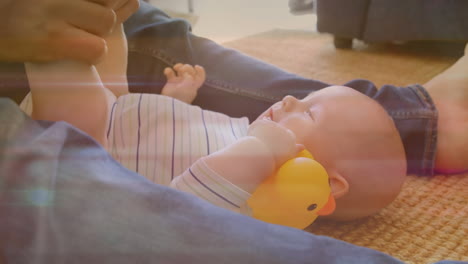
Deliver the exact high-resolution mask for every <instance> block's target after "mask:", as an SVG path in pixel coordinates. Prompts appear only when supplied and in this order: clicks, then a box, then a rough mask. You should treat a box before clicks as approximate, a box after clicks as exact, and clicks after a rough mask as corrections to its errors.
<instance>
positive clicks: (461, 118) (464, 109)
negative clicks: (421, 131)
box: [424, 44, 468, 172]
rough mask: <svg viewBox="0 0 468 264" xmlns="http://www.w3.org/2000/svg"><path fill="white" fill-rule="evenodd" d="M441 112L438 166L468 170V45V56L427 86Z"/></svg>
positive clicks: (451, 169)
mask: <svg viewBox="0 0 468 264" xmlns="http://www.w3.org/2000/svg"><path fill="white" fill-rule="evenodd" d="M424 86H425V87H426V89H427V90H428V92H429V94H430V95H431V97H432V99H433V100H434V103H435V105H436V107H437V109H438V111H439V120H438V142H437V153H436V169H437V170H438V171H439V172H462V171H467V170H468V44H467V45H466V47H465V55H464V56H463V57H461V58H460V59H459V60H458V61H457V62H456V63H455V64H454V65H452V66H451V67H450V68H448V69H447V70H446V71H444V72H443V73H441V74H439V75H437V76H436V77H434V78H433V79H432V80H430V81H429V82H428V83H427V84H425V85H424Z"/></svg>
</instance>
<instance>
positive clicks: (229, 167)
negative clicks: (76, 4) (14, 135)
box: [22, 27, 406, 220]
mask: <svg viewBox="0 0 468 264" xmlns="http://www.w3.org/2000/svg"><path fill="white" fill-rule="evenodd" d="M124 40H125V38H124V35H123V33H122V30H121V27H119V28H116V29H115V30H114V32H113V33H112V35H111V36H110V37H109V40H108V46H109V55H108V59H106V60H105V61H104V62H103V63H102V64H101V65H98V66H97V67H96V68H95V67H93V66H90V65H84V64H81V63H77V62H56V63H50V64H42V65H37V64H27V65H26V69H27V73H28V78H29V80H30V86H31V92H32V93H31V94H32V96H31V97H28V98H26V100H24V101H23V103H22V107H23V109H25V111H26V112H29V113H30V114H31V115H32V116H33V117H34V118H36V119H45V120H53V121H60V120H64V121H67V122H69V123H71V124H73V125H75V126H76V127H78V128H80V129H82V130H83V131H85V132H87V133H88V134H89V135H90V136H92V137H94V138H95V139H96V140H97V141H98V142H100V143H101V144H102V145H103V146H104V147H106V149H107V150H108V151H109V153H111V155H112V156H113V157H114V158H115V159H116V160H117V161H119V162H120V163H121V164H123V165H124V166H125V167H127V168H129V169H131V170H134V171H136V172H138V173H140V174H142V175H144V176H145V177H147V178H148V179H150V180H152V181H153V182H156V183H159V184H164V185H170V186H172V187H174V188H176V189H179V190H182V191H185V192H189V193H192V194H194V195H196V196H199V197H201V198H203V199H205V200H207V201H209V202H212V203H213V204H215V205H218V206H221V207H224V208H227V209H230V210H233V211H238V212H242V213H247V212H248V210H245V209H246V200H247V199H248V198H249V195H250V193H252V192H253V191H254V190H255V189H256V188H257V186H258V185H259V184H260V183H261V182H262V181H263V180H264V179H266V178H267V177H268V176H269V175H271V174H272V173H274V172H275V170H276V169H277V168H278V167H279V166H281V165H282V164H283V163H284V162H285V161H286V160H288V159H290V158H292V157H294V156H295V155H296V154H297V153H298V152H299V151H300V150H302V149H303V148H306V149H307V150H309V151H310V152H311V153H312V155H313V156H314V157H315V158H316V159H317V161H318V162H320V163H321V164H322V165H323V166H324V167H325V169H326V170H327V172H328V174H329V176H330V185H331V189H332V194H333V196H334V197H335V199H336V202H337V208H336V211H335V212H334V213H333V215H332V216H331V217H332V218H334V219H340V220H350V219H356V218H360V217H364V216H368V215H371V214H373V213H375V212H377V211H378V210H380V209H381V208H383V207H385V206H386V205H388V204H389V203H390V202H392V201H393V200H394V199H395V197H396V196H397V195H398V193H399V191H400V189H401V187H402V184H403V181H404V178H405V175H406V159H405V154H404V150H403V146H402V143H401V139H400V137H399V135H398V132H397V130H396V128H395V126H394V124H393V121H392V120H391V118H390V117H389V116H388V115H387V113H386V112H385V110H384V109H383V108H382V107H381V106H380V105H379V104H377V103H376V102H374V101H373V100H372V99H370V98H368V97H367V96H365V95H362V94H360V93H359V92H356V91H354V90H352V89H350V88H347V87H343V86H332V87H328V88H326V89H323V90H320V91H317V92H313V93H311V94H310V95H308V96H307V97H306V98H304V99H301V100H298V99H296V98H294V97H292V96H286V97H285V98H284V99H283V100H282V101H280V102H278V103H276V104H274V105H273V106H271V107H270V108H269V109H267V110H266V111H265V112H264V113H263V114H262V115H260V116H259V118H258V119H257V120H256V121H254V122H253V123H252V124H250V125H249V121H248V120H247V118H230V117H228V116H226V115H224V114H220V113H215V112H211V111H206V110H202V109H201V108H199V107H197V106H193V105H190V104H187V103H190V102H191V101H192V100H193V99H194V98H195V96H196V93H197V90H198V88H199V87H200V86H201V85H202V83H203V81H204V79H205V72H204V69H203V68H202V67H200V66H195V67H192V66H190V65H183V64H177V65H175V66H174V67H173V68H167V69H166V70H165V74H166V76H167V78H168V83H167V85H166V86H165V87H164V88H163V92H162V93H163V95H154V94H128V89H127V88H126V86H127V84H126V79H125V77H124V76H125V65H126V52H125V50H126V46H125V41H124ZM65 84H66V85H65ZM111 90H112V91H113V92H114V93H112V92H110V91H111ZM116 95H117V96H118V97H117V96H116ZM168 96H172V97H168ZM177 99H179V100H177Z"/></svg>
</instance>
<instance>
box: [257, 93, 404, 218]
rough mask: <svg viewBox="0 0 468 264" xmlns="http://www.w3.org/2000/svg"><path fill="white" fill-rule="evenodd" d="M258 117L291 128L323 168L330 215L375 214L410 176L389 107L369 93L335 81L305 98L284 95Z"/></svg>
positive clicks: (390, 200) (389, 200)
mask: <svg viewBox="0 0 468 264" xmlns="http://www.w3.org/2000/svg"><path fill="white" fill-rule="evenodd" d="M259 118H270V119H271V120H272V121H274V122H277V123H278V124H280V125H283V126H284V127H286V128H288V129H289V130H291V131H292V132H293V133H294V134H295V135H296V141H297V143H298V144H302V145H304V147H305V148H306V149H307V150H309V152H310V153H312V155H313V156H314V158H315V159H316V160H317V161H318V162H319V163H320V164H322V165H323V166H324V167H325V169H326V170H327V172H328V174H329V176H330V185H331V187H332V193H333V195H334V196H335V199H337V200H336V203H337V204H336V210H335V212H334V213H333V215H331V217H333V218H335V219H337V220H351V219H356V218H360V217H364V216H368V215H371V214H373V213H375V212H377V211H378V210H380V209H381V208H383V207H385V206H386V205H388V204H389V203H390V202H392V201H393V200H394V199H395V197H396V196H397V195H398V193H399V192H400V189H401V186H402V184H403V182H404V179H405V175H406V159H405V154H404V149H403V145H402V143H401V139H400V136H399V134H398V131H397V130H396V128H395V125H394V123H393V121H392V120H391V118H390V117H389V115H388V114H387V112H386V111H385V110H384V109H383V108H382V107H381V106H380V105H378V103H376V102H375V101H374V100H372V99H371V98H369V97H367V96H365V95H363V94H361V93H359V92H357V91H355V90H353V89H351V88H348V87H343V86H331V87H328V88H325V89H322V90H320V91H317V92H314V93H312V94H310V95H309V96H307V97H306V98H304V99H302V100H297V99H296V98H294V97H292V96H286V97H285V98H284V99H283V100H282V101H281V102H278V103H276V104H274V105H273V106H272V107H270V108H269V109H268V110H267V111H265V112H264V113H263V114H262V115H260V117H259Z"/></svg>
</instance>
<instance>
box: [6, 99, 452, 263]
mask: <svg viewBox="0 0 468 264" xmlns="http://www.w3.org/2000/svg"><path fill="white" fill-rule="evenodd" d="M0 124H1V126H0V238H1V239H0V263H15V264H23V263H24V264H30V263H35V264H41V263H44V264H55V263H57V264H62V263H88V264H94V263H96V264H103V263H112V264H119V263H174V264H178V263H193V264H197V263H200V264H204V263H225V264H227V263H236V264H237V263H253V264H262V263H265V264H273V263H327V264H328V263H330V264H332V263H340V264H341V263H349V264H361V263H386V264H397V263H400V264H401V263H402V262H401V261H399V260H397V259H395V258H392V257H390V256H388V255H385V254H383V253H381V252H378V251H375V250H371V249H367V248H363V247H358V246H355V245H352V244H348V243H345V242H343V241H339V240H335V239H332V238H329V237H324V236H316V235H313V234H310V233H307V232H304V231H302V230H298V229H293V228H288V227H284V226H277V225H272V224H267V223H263V222H260V221H258V220H255V219H253V218H250V217H247V216H243V215H240V214H235V213H232V212H230V211H227V210H224V209H222V208H218V207H215V206H213V205H211V204H209V203H207V202H205V201H203V200H201V199H196V198H195V197H193V196H191V195H189V194H185V193H182V192H179V191H176V190H172V189H169V188H167V187H164V186H161V185H157V184H154V183H152V182H150V181H148V180H147V179H146V178H144V177H143V176H140V175H138V174H136V173H134V172H131V171H129V170H127V169H125V168H124V167H122V166H121V165H120V164H118V163H117V162H116V161H115V160H113V159H112V158H111V157H110V156H109V154H108V153H107V152H106V151H105V150H104V149H103V148H101V147H100V146H99V145H98V144H97V143H96V142H95V141H94V140H92V139H91V138H90V137H89V136H87V135H85V134H84V133H82V132H81V131H79V130H77V129H75V128H73V127H71V126H70V125H68V124H66V123H63V122H59V123H53V122H40V121H33V120H31V119H30V118H29V117H27V116H26V115H25V114H24V113H23V112H21V110H20V109H19V108H18V106H16V104H15V103H13V101H11V100H7V99H3V98H0ZM444 263H461V262H444Z"/></svg>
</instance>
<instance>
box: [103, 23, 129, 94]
mask: <svg viewBox="0 0 468 264" xmlns="http://www.w3.org/2000/svg"><path fill="white" fill-rule="evenodd" d="M106 42H107V55H106V56H105V58H104V60H103V61H101V62H100V63H99V64H97V65H96V69H97V71H98V73H99V76H101V80H102V82H103V84H104V85H105V86H106V87H107V88H108V89H109V90H111V91H112V92H113V93H114V94H115V96H117V97H119V96H120V95H124V94H128V82H127V58H128V54H127V51H128V47H127V38H126V37H125V33H124V31H123V26H122V24H118V25H116V26H115V28H114V30H113V31H112V33H111V34H110V35H109V36H107V37H106Z"/></svg>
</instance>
